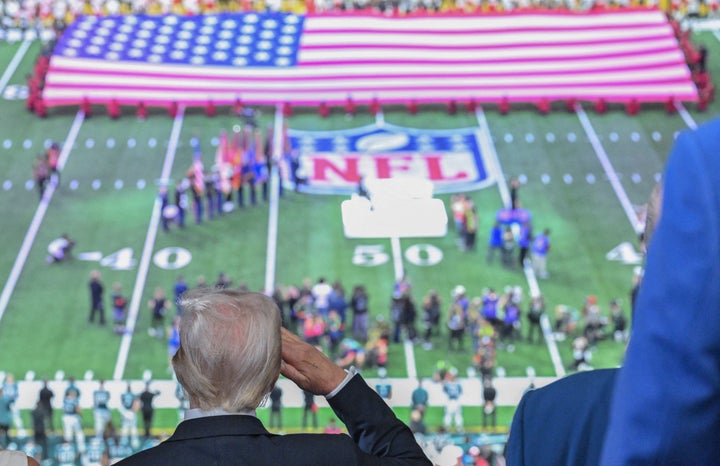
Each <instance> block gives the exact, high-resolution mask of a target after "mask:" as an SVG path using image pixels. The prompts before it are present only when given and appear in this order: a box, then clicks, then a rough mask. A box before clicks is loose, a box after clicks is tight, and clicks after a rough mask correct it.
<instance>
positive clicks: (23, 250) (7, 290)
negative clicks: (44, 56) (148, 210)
mask: <svg viewBox="0 0 720 466" xmlns="http://www.w3.org/2000/svg"><path fill="white" fill-rule="evenodd" d="M25 43H27V42H24V43H23V44H25ZM84 119H85V114H83V113H82V112H78V113H77V115H75V120H73V124H72V126H71V127H70V132H68V135H67V137H66V138H65V143H64V144H63V148H62V151H61V152H60V157H59V159H58V168H59V170H62V167H64V166H65V162H66V161H67V158H68V157H69V155H70V150H71V149H72V146H73V144H75V139H76V138H77V135H78V132H79V131H80V127H81V126H82V123H83V121H84ZM55 183H56V182H55V181H53V182H51V183H48V185H47V188H45V194H44V195H43V197H42V199H41V200H40V203H39V204H38V207H37V210H36V211H35V215H34V216H33V219H32V222H30V228H28V231H27V234H25V238H24V239H23V243H22V246H20V251H18V255H17V258H16V259H15V263H14V264H13V267H12V270H10V276H9V277H8V280H7V282H5V287H4V288H3V291H2V295H0V319H2V317H3V314H5V309H7V305H8V302H9V301H10V296H12V293H13V290H14V289H15V285H16V284H17V281H18V278H20V274H21V273H22V270H23V267H24V266H25V261H26V260H27V257H28V254H30V248H32V245H33V243H34V242H35V237H36V236H37V233H38V230H39V229H40V224H41V223H42V221H43V218H44V217H45V212H47V208H48V206H49V205H50V201H51V200H52V198H53V194H55V187H56V185H55Z"/></svg>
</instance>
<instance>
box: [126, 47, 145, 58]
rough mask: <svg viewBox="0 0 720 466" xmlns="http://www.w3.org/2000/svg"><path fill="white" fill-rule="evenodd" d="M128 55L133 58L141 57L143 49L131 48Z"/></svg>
mask: <svg viewBox="0 0 720 466" xmlns="http://www.w3.org/2000/svg"><path fill="white" fill-rule="evenodd" d="M128 56H129V57H131V58H140V57H142V56H143V53H142V50H139V49H130V51H129V52H128Z"/></svg>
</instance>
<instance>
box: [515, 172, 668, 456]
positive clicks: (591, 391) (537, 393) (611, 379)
mask: <svg viewBox="0 0 720 466" xmlns="http://www.w3.org/2000/svg"><path fill="white" fill-rule="evenodd" d="M661 199H662V187H661V186H660V185H658V186H656V187H655V189H654V190H653V192H652V194H651V196H650V201H649V203H648V206H647V218H646V222H645V231H644V234H643V237H642V242H641V243H642V244H641V249H642V250H645V249H646V244H647V243H648V242H649V241H650V239H651V238H652V236H653V233H654V230H655V226H656V224H657V220H658V217H659V214H660V209H661V206H660V202H661ZM653 247H654V246H653ZM618 372H619V369H617V368H614V369H598V370H593V371H588V372H579V373H577V374H573V375H570V376H568V377H565V378H563V379H560V380H557V381H555V382H553V383H551V384H549V385H547V386H545V387H543V388H539V389H535V390H529V391H528V392H527V393H526V394H525V395H524V396H523V398H522V400H521V401H520V404H519V405H518V408H517V410H516V412H515V416H514V418H513V421H512V425H511V427H510V436H509V439H508V444H507V464H508V466H519V465H528V466H543V465H547V466H562V465H567V466H574V465H583V466H595V465H600V464H623V463H614V462H610V463H605V462H602V461H601V454H602V448H603V441H604V439H605V436H606V433H607V431H608V424H609V414H610V406H611V402H612V396H613V389H614V386H615V381H616V379H617V376H618Z"/></svg>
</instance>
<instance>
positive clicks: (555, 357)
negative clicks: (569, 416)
mask: <svg viewBox="0 0 720 466" xmlns="http://www.w3.org/2000/svg"><path fill="white" fill-rule="evenodd" d="M475 117H476V118H477V121H478V126H480V131H478V132H477V137H478V139H479V142H480V150H481V152H482V153H485V154H488V162H490V163H489V167H488V170H489V171H490V173H492V174H493V176H494V177H495V180H496V181H497V185H498V189H499V190H500V197H501V198H502V201H503V204H504V205H506V206H509V205H510V190H509V189H508V186H507V182H506V181H505V176H504V175H503V171H502V167H501V166H500V160H499V159H498V156H497V151H496V150H495V144H493V142H492V138H491V137H490V127H489V126H488V122H487V119H486V118H485V113H484V112H483V110H482V108H481V107H478V109H477V110H476V111H475ZM514 233H515V235H516V236H517V234H518V233H517V231H514ZM523 271H524V272H525V279H526V280H527V283H528V288H529V289H530V296H531V297H535V296H540V295H541V292H540V286H539V285H538V282H537V279H536V277H535V271H534V270H533V268H532V266H531V265H530V261H527V260H526V261H525V264H524V265H523ZM543 316H544V317H545V318H544V319H541V321H540V323H541V326H542V329H543V335H544V336H545V343H546V345H547V348H548V352H549V353H550V360H551V361H552V363H553V367H554V368H555V374H556V375H557V376H558V377H563V376H565V367H564V366H563V363H562V359H561V358H560V352H559V351H558V347H557V343H556V342H555V337H554V336H553V334H552V331H551V328H550V321H549V319H548V318H547V315H545V314H543Z"/></svg>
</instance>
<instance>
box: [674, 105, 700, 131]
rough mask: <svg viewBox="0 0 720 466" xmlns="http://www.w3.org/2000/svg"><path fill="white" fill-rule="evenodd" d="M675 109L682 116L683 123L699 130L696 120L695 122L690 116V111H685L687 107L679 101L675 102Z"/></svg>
mask: <svg viewBox="0 0 720 466" xmlns="http://www.w3.org/2000/svg"><path fill="white" fill-rule="evenodd" d="M675 108H677V111H678V113H679V114H680V117H682V119H683V121H684V122H685V124H686V125H687V127H688V128H690V129H697V123H695V120H693V117H692V116H690V114H689V113H688V111H687V110H686V109H685V106H684V105H683V104H682V102H680V101H679V100H676V101H675Z"/></svg>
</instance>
